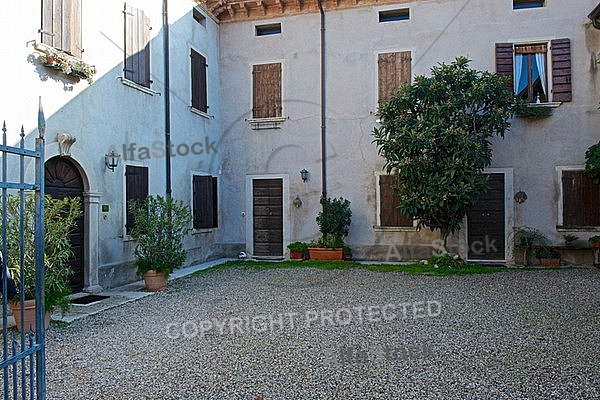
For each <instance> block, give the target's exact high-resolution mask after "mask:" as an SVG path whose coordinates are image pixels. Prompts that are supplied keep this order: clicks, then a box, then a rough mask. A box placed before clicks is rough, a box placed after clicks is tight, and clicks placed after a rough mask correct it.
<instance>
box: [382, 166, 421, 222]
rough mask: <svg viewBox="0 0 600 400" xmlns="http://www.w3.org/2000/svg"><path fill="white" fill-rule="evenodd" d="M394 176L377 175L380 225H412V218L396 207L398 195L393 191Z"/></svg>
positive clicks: (394, 184) (394, 185)
mask: <svg viewBox="0 0 600 400" xmlns="http://www.w3.org/2000/svg"><path fill="white" fill-rule="evenodd" d="M396 183H397V182H396V177H395V176H393V175H380V176H379V198H380V205H379V208H380V210H381V215H380V216H379V218H380V224H381V226H397V227H398V226H402V227H412V226H413V221H412V218H410V217H407V216H405V215H403V214H402V213H401V212H400V209H399V208H398V196H397V195H396V194H395V193H394V188H395V187H396Z"/></svg>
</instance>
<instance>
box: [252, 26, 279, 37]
mask: <svg viewBox="0 0 600 400" xmlns="http://www.w3.org/2000/svg"><path fill="white" fill-rule="evenodd" d="M280 33H281V24H279V23H277V24H268V25H256V36H268V35H279V34H280Z"/></svg>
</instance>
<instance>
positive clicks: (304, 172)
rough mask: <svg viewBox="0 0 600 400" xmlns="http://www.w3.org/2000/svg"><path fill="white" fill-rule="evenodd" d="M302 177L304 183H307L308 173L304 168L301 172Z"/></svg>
mask: <svg viewBox="0 0 600 400" xmlns="http://www.w3.org/2000/svg"><path fill="white" fill-rule="evenodd" d="M300 176H301V177H302V182H306V180H307V179H308V171H307V170H306V169H304V168H303V169H302V171H300Z"/></svg>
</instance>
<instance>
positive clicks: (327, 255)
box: [308, 247, 343, 261]
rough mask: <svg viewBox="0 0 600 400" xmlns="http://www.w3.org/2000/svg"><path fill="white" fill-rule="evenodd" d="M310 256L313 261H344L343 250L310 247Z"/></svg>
mask: <svg viewBox="0 0 600 400" xmlns="http://www.w3.org/2000/svg"><path fill="white" fill-rule="evenodd" d="M308 255H309V258H310V259H311V260H322V261H341V260H342V259H343V252H342V248H341V247H340V248H324V247H309V248H308Z"/></svg>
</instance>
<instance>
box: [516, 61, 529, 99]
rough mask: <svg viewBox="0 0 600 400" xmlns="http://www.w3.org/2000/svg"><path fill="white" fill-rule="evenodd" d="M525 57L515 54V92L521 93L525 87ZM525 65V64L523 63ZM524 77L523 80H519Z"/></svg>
mask: <svg viewBox="0 0 600 400" xmlns="http://www.w3.org/2000/svg"><path fill="white" fill-rule="evenodd" d="M524 59H525V57H524V56H523V55H522V54H516V55H515V83H514V86H515V94H519V93H521V91H522V90H523V89H525V88H526V87H527V74H523V61H524ZM525 67H527V65H525ZM523 78H525V79H524V82H521V81H522V80H523Z"/></svg>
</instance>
